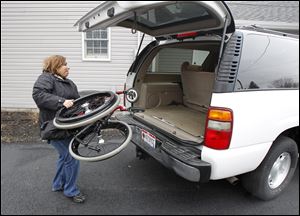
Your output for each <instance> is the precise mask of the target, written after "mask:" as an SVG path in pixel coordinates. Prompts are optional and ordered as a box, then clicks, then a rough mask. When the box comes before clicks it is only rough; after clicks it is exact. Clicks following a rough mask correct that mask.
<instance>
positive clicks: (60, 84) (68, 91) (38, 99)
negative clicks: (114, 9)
mask: <svg viewBox="0 0 300 216" xmlns="http://www.w3.org/2000/svg"><path fill="white" fill-rule="evenodd" d="M32 97H33V100H34V101H35V103H36V105H37V106H38V108H39V109H40V113H39V122H40V125H42V124H43V123H44V122H46V121H49V120H52V119H54V117H55V114H56V112H57V111H58V110H59V109H60V108H62V107H63V103H64V101H65V100H67V99H69V100H70V99H77V98H79V97H80V96H79V94H78V90H77V87H76V85H75V84H74V83H73V82H72V81H71V80H70V79H67V78H66V79H60V78H59V77H56V76H55V75H54V74H51V73H48V72H43V73H42V74H41V75H40V76H39V77H38V79H37V80H36V82H35V83H34V86H33V91H32Z"/></svg>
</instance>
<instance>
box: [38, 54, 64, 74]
mask: <svg viewBox="0 0 300 216" xmlns="http://www.w3.org/2000/svg"><path fill="white" fill-rule="evenodd" d="M65 63H66V58H65V57H63V56H61V55H52V56H49V57H48V58H46V59H45V60H44V65H43V72H48V73H53V74H56V73H57V69H58V68H60V67H61V66H63V65H64V64H65Z"/></svg>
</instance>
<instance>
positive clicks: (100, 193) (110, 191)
mask: <svg viewBox="0 0 300 216" xmlns="http://www.w3.org/2000/svg"><path fill="white" fill-rule="evenodd" d="M56 157H57V154H56V152H55V150H54V149H52V147H51V146H48V145H47V144H44V143H43V144H27V145H25V144H1V215H3V214H22V215H23V214H30V215H37V214H41V215H44V214H57V215H66V214H80V215H82V214H98V215H99V214H102V215H103V214H104V215H105V214H107V215H112V214H132V215H133V214H141V215H144V214H178V215H186V214H207V215H212V214H213V215H215V214H232V215H236V214H255V215H265V214H274V215H275V214H282V215H288V214H290V215H291V214H295V215H296V214H297V215H298V214H299V167H298V168H297V171H296V174H295V177H294V179H293V181H292V183H291V185H289V187H288V188H287V191H285V193H284V194H282V196H280V197H279V198H277V199H275V200H272V201H269V202H263V201H259V200H257V199H255V198H253V197H251V196H249V194H247V193H246V192H245V191H244V190H243V188H242V187H241V186H239V185H237V186H232V185H231V184H229V183H228V182H227V181H225V180H219V181H211V182H209V183H205V184H200V185H199V184H197V183H192V182H188V181H186V180H184V179H182V178H181V177H178V176H177V175H175V174H174V173H173V172H171V171H169V170H167V169H166V168H164V167H163V166H162V165H160V164H159V163H158V162H156V161H155V160H153V159H149V160H146V161H143V160H142V161H140V160H138V159H136V158H135V151H134V147H133V145H132V144H130V145H129V147H127V148H126V149H125V150H124V151H123V152H121V153H120V154H119V155H117V156H115V157H113V158H111V159H109V160H106V161H102V162H94V163H87V162H81V170H80V177H79V182H78V183H79V186H80V188H81V189H82V191H83V192H84V193H86V194H87V202H86V203H84V204H75V203H72V202H71V201H70V200H69V199H67V198H65V197H64V196H63V195H62V193H60V192H51V190H50V189H51V180H52V177H53V176H54V172H55V161H56Z"/></svg>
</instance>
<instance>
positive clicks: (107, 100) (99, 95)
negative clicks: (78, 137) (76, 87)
mask: <svg viewBox="0 0 300 216" xmlns="http://www.w3.org/2000/svg"><path fill="white" fill-rule="evenodd" d="M119 103H120V97H119V96H118V95H117V94H115V93H113V92H110V91H106V92H96V93H92V94H89V95H86V96H83V97H81V98H79V99H77V100H75V101H74V105H73V106H72V107H70V108H65V107H64V108H62V109H61V110H59V111H58V112H57V114H56V117H55V118H54V120H53V124H54V126H55V127H56V128H58V129H73V128H78V127H82V126H85V125H88V124H92V123H94V122H96V121H97V120H100V119H102V118H104V117H106V116H108V115H109V114H110V113H112V112H113V111H114V110H115V109H116V108H117V106H118V105H119Z"/></svg>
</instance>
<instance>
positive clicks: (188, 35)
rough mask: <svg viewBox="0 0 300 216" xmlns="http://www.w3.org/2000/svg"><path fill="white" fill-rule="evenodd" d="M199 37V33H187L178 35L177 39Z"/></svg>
mask: <svg viewBox="0 0 300 216" xmlns="http://www.w3.org/2000/svg"><path fill="white" fill-rule="evenodd" d="M197 35H198V33H197V32H186V33H181V34H177V39H179V38H188V37H196V36H197Z"/></svg>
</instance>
